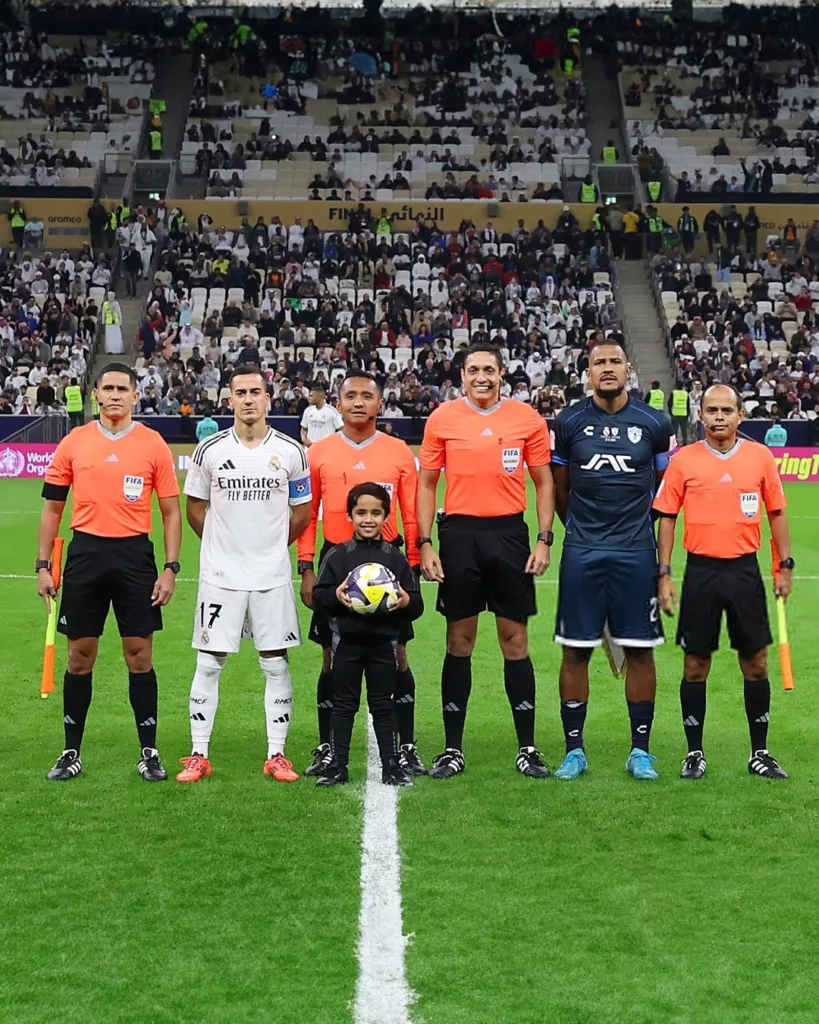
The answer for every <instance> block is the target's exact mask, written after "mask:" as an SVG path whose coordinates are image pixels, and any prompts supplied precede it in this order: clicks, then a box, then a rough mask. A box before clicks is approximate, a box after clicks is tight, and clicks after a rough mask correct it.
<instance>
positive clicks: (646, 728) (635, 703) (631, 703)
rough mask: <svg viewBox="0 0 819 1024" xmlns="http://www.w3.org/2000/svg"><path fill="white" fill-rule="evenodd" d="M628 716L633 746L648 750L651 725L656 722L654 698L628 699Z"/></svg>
mask: <svg viewBox="0 0 819 1024" xmlns="http://www.w3.org/2000/svg"><path fill="white" fill-rule="evenodd" d="M626 704H628V718H629V722H630V723H631V746H632V747H637V749H638V750H645V751H647V750H648V744H649V741H650V740H651V726H652V724H653V722H654V701H653V700H627V701H626Z"/></svg>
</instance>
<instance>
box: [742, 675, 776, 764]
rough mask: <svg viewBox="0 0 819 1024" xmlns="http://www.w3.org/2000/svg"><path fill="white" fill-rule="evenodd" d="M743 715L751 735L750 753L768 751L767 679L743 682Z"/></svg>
mask: <svg viewBox="0 0 819 1024" xmlns="http://www.w3.org/2000/svg"><path fill="white" fill-rule="evenodd" d="M745 714H746V715H747V716H748V729H749V731H750V733H751V753H755V752H756V751H757V750H767V749H768V720H769V718H770V716H771V682H770V680H769V679H746V680H745Z"/></svg>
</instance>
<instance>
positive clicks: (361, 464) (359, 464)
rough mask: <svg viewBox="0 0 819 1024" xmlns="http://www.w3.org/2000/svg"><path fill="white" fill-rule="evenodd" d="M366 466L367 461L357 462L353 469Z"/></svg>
mask: <svg viewBox="0 0 819 1024" xmlns="http://www.w3.org/2000/svg"><path fill="white" fill-rule="evenodd" d="M366 468H367V463H366V462H357V463H356V464H355V465H354V466H353V469H366Z"/></svg>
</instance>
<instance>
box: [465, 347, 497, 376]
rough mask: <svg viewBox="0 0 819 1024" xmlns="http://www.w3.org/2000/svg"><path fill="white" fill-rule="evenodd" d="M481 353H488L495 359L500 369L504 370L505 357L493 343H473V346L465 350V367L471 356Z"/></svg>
mask: <svg viewBox="0 0 819 1024" xmlns="http://www.w3.org/2000/svg"><path fill="white" fill-rule="evenodd" d="M480 352H486V353H488V354H489V355H492V356H494V357H495V362H496V363H497V364H498V369H499V370H502V369H503V355H502V354H501V350H500V349H499V348H498V346H497V345H493V344H492V342H491V341H473V342H472V344H471V345H468V346H467V347H466V349H464V366H466V361H467V359H469V357H470V356H475V355H478V353H480Z"/></svg>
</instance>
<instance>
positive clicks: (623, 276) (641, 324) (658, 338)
mask: <svg viewBox="0 0 819 1024" xmlns="http://www.w3.org/2000/svg"><path fill="white" fill-rule="evenodd" d="M616 266H617V279H618V284H619V292H620V300H621V302H622V306H623V309H624V311H625V319H626V322H627V324H628V333H627V337H628V335H630V336H631V352H630V353H629V354H630V356H631V357H632V359H633V361H634V363H635V364H636V366H637V373H638V375H639V378H640V387H641V388H642V390H643V391H644V392H645V391H648V389H649V388H650V387H651V382H652V381H653V380H658V381H659V382H660V387H661V388H662V389H663V391H665V393H666V395H667V394H668V393H669V392H670V391H671V387H672V385H673V383H674V378H673V375H672V369H671V362H670V360H669V358H668V353H667V351H666V347H665V339H664V330H663V327H662V324H661V322H660V315H659V312H658V310H657V306H656V303H655V302H654V294H653V292H652V290H651V282H650V280H649V276H648V275H649V271H648V269H647V267H646V265H645V263H643V261H642V260H619V261H618V263H617V265H616Z"/></svg>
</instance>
